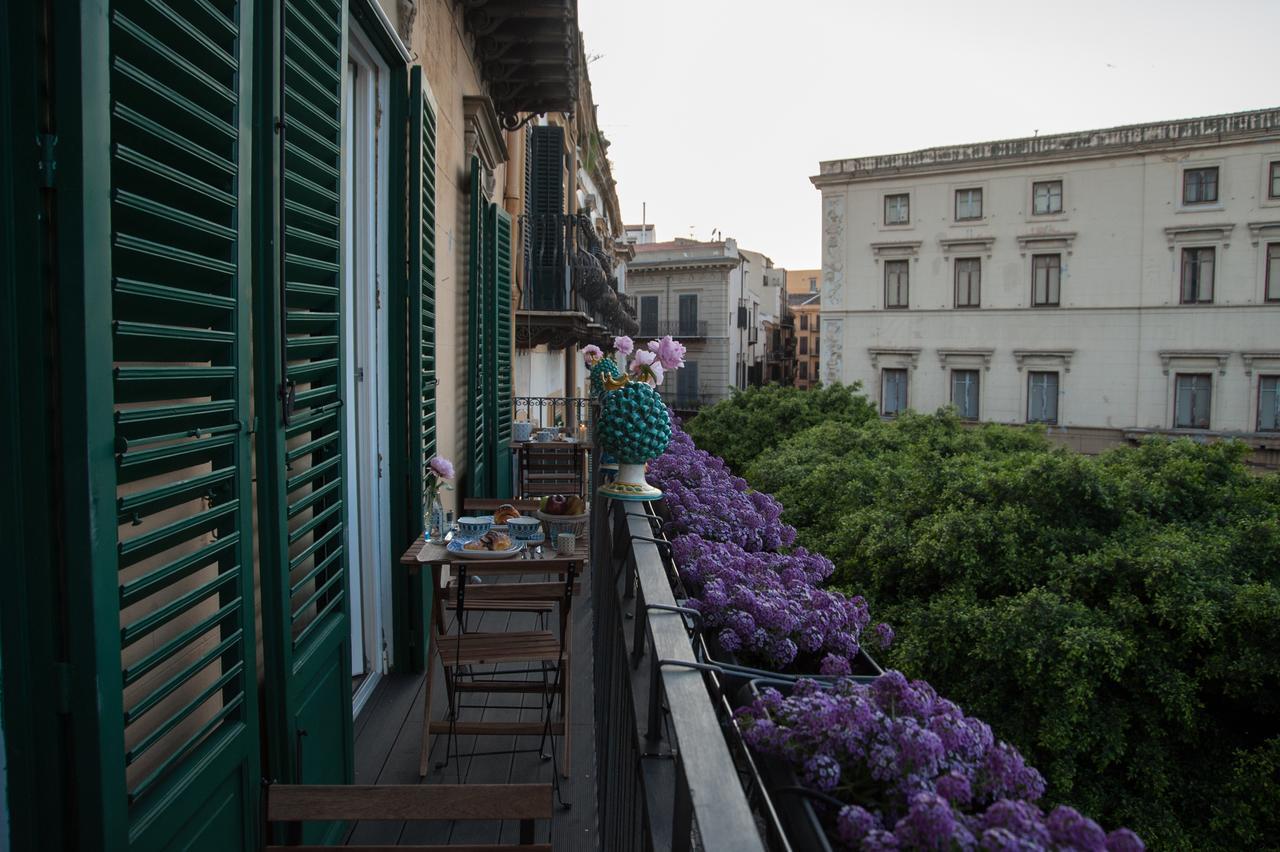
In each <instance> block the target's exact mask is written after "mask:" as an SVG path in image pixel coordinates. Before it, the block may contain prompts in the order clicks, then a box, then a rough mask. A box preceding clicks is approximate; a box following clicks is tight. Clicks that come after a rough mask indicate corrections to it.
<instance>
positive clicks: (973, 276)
mask: <svg viewBox="0 0 1280 852" xmlns="http://www.w3.org/2000/svg"><path fill="white" fill-rule="evenodd" d="M981 299H982V261H981V260H980V259H979V258H976V257H960V258H956V307H957V308H976V307H978V306H979V305H980V304H981V303H982V302H981Z"/></svg>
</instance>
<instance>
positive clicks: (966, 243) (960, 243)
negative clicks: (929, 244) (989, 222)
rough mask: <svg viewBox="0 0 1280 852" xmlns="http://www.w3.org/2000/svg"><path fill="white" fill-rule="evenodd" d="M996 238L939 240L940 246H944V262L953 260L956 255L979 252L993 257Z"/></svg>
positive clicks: (951, 238)
mask: <svg viewBox="0 0 1280 852" xmlns="http://www.w3.org/2000/svg"><path fill="white" fill-rule="evenodd" d="M995 242H996V238H995V237H950V238H948V239H945V240H938V245H940V246H942V258H943V260H947V261H949V260H951V258H952V257H954V256H955V255H958V254H959V255H966V254H973V253H974V252H978V253H980V254H985V255H986V256H987V257H988V258H990V257H991V247H992V246H993V245H995Z"/></svg>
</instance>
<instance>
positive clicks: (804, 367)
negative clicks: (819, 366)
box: [796, 361, 809, 382]
mask: <svg viewBox="0 0 1280 852" xmlns="http://www.w3.org/2000/svg"><path fill="white" fill-rule="evenodd" d="M796 375H798V376H799V377H800V378H802V379H804V380H805V381H806V382H807V381H809V362H808V361H801V362H800V367H799V369H798V370H797V372H796Z"/></svg>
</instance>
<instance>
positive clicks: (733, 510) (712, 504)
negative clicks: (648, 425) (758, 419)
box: [645, 425, 796, 553]
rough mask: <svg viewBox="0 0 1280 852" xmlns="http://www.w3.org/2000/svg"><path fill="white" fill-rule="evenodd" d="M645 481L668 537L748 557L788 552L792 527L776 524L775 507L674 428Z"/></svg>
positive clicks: (771, 500)
mask: <svg viewBox="0 0 1280 852" xmlns="http://www.w3.org/2000/svg"><path fill="white" fill-rule="evenodd" d="M645 476H646V478H647V479H648V480H649V482H651V483H652V484H653V485H655V486H657V487H658V488H661V489H662V491H663V492H664V493H663V501H664V502H665V504H666V506H667V509H668V511H669V512H670V513H671V525H670V526H671V528H670V530H669V531H670V532H672V533H674V534H683V533H695V534H697V535H700V536H702V537H703V538H707V539H711V540H713V541H725V542H730V543H733V544H736V545H738V546H739V547H741V548H742V549H743V550H747V551H750V552H752V553H756V552H760V551H771V550H777V549H778V548H780V547H789V546H790V545H791V544H792V543H793V542H795V540H796V530H795V527H792V526H789V525H787V524H784V523H783V522H782V504H781V503H779V502H778V501H777V500H775V499H774V498H773V497H772V496H770V495H768V494H764V493H762V492H759V491H752V490H751V488H750V486H748V485H747V481H746V480H745V479H743V478H742V477H739V476H734V475H733V473H732V472H730V470H729V469H728V467H726V466H725V463H724V460H723V459H721V458H719V457H718V456H713V455H711V454H710V453H708V452H706V451H704V450H700V449H698V448H697V447H696V446H694V444H693V439H692V438H690V437H689V436H688V435H687V434H686V433H685V432H684V431H682V430H681V429H680V428H679V427H678V426H675V425H673V426H672V429H671V442H670V443H669V444H668V445H667V451H666V452H665V453H663V454H662V455H661V456H660V457H658V458H656V459H654V460H653V461H651V462H650V463H649V467H648V470H647V471H646V473H645Z"/></svg>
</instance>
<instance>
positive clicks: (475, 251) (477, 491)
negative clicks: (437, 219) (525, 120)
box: [467, 157, 493, 497]
mask: <svg viewBox="0 0 1280 852" xmlns="http://www.w3.org/2000/svg"><path fill="white" fill-rule="evenodd" d="M481 179H482V175H481V166H480V158H479V157H472V158H471V200H470V215H469V217H468V222H469V223H470V229H471V234H470V239H469V240H468V257H467V261H468V262H467V271H468V278H467V318H468V322H467V345H468V359H467V365H468V374H469V376H468V386H467V411H468V415H469V422H468V423H467V426H468V427H469V428H470V430H471V438H470V443H469V444H468V445H467V462H468V464H467V467H468V472H467V477H468V483H469V484H468V487H467V496H468V497H492V496H493V493H492V486H491V482H492V480H491V478H490V477H491V475H492V471H491V470H490V469H489V456H490V453H489V449H488V448H489V442H490V441H491V440H492V434H493V428H492V426H491V425H490V423H489V407H488V406H487V405H486V401H485V389H486V388H487V387H488V386H489V370H488V367H489V365H488V358H487V357H486V353H485V319H486V315H487V314H488V312H489V311H490V310H491V308H490V305H489V299H488V293H487V288H486V287H485V281H486V278H487V275H488V266H489V264H488V261H487V258H486V257H485V245H486V244H487V243H486V239H485V224H486V222H487V216H486V215H485V213H486V211H485V200H484V192H483V191H482V190H481Z"/></svg>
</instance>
